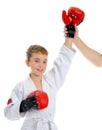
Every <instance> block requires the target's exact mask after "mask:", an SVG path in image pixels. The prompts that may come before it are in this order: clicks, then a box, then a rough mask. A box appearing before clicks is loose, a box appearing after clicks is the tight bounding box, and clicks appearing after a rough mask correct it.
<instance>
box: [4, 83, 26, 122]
mask: <svg viewBox="0 0 102 130" xmlns="http://www.w3.org/2000/svg"><path fill="white" fill-rule="evenodd" d="M18 88H20V85H18V87H17V86H16V87H15V88H14V89H13V91H12V93H11V96H10V99H11V100H12V102H11V103H10V104H7V106H6V107H5V108H4V115H5V117H6V118H7V119H9V120H18V119H20V117H22V116H24V114H21V113H20V112H19V107H20V103H21V100H22V91H20V90H19V89H18Z"/></svg>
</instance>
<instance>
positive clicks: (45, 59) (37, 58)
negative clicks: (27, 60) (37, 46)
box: [34, 58, 48, 61]
mask: <svg viewBox="0 0 102 130" xmlns="http://www.w3.org/2000/svg"><path fill="white" fill-rule="evenodd" d="M34 59H35V60H40V58H34ZM44 60H45V61H47V60H48V59H47V58H45V59H44Z"/></svg>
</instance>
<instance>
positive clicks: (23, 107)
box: [20, 95, 38, 112]
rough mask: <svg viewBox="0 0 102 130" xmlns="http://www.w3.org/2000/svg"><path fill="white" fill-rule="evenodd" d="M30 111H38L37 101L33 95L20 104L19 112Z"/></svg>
mask: <svg viewBox="0 0 102 130" xmlns="http://www.w3.org/2000/svg"><path fill="white" fill-rule="evenodd" d="M30 109H38V104H37V100H36V97H35V96H34V95H33V96H31V97H29V98H27V99H25V100H23V101H22V102H21V104H20V112H26V111H28V110H30Z"/></svg>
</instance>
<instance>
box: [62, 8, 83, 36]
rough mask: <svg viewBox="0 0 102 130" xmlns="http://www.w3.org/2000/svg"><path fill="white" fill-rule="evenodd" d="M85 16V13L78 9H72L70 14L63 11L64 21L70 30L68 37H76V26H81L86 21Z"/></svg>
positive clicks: (69, 10) (69, 11)
mask: <svg viewBox="0 0 102 130" xmlns="http://www.w3.org/2000/svg"><path fill="white" fill-rule="evenodd" d="M84 16H85V14H84V12H83V11H82V10H81V9H79V8H77V7H70V8H69V9H68V13H66V11H65V10H63V11H62V20H63V22H64V24H65V25H66V28H67V30H68V33H67V36H68V37H71V38H73V37H74V33H75V25H79V24H80V23H81V22H82V21H83V20H84Z"/></svg>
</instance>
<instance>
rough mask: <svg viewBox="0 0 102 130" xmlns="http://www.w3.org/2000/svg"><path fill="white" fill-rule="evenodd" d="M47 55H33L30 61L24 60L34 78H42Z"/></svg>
mask: <svg viewBox="0 0 102 130" xmlns="http://www.w3.org/2000/svg"><path fill="white" fill-rule="evenodd" d="M47 57H48V56H47V55H43V54H42V53H33V54H32V57H31V58H30V60H29V61H28V60H26V64H27V65H28V66H29V67H30V68H31V71H32V72H31V73H33V75H35V76H42V75H43V73H44V72H45V70H46V67H47Z"/></svg>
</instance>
